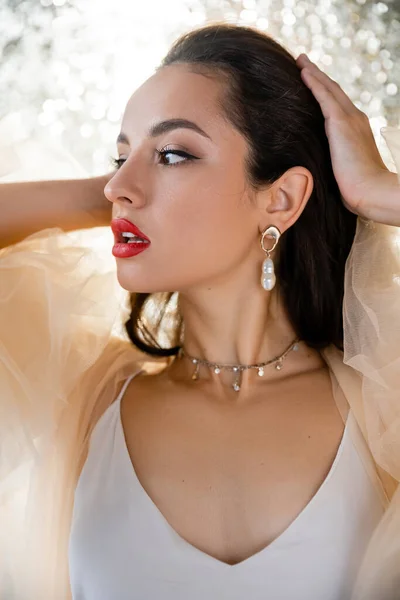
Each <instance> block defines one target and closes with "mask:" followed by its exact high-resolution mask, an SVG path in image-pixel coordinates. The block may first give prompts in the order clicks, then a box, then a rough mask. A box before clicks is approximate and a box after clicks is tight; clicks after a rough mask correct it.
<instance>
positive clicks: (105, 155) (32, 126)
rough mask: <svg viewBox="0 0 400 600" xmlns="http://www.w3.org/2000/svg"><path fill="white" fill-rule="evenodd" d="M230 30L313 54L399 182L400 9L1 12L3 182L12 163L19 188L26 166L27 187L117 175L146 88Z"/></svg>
mask: <svg viewBox="0 0 400 600" xmlns="http://www.w3.org/2000/svg"><path fill="white" fill-rule="evenodd" d="M221 20H225V21H228V22H234V23H241V24H248V25H252V26H256V27H257V28H259V29H260V30H263V31H266V32H268V33H269V34H270V35H272V36H273V37H274V38H275V39H277V41H279V42H280V43H281V44H283V45H284V46H285V47H286V48H287V49H288V50H289V51H290V52H291V53H292V54H293V55H294V56H295V57H297V56H298V54H300V53H301V52H306V53H307V54H308V55H309V57H310V58H311V60H313V61H315V62H316V63H317V64H318V66H319V67H320V68H322V69H323V70H324V71H325V72H326V73H328V75H330V76H331V77H332V78H333V79H335V80H336V81H338V83H339V84H340V85H341V86H342V87H343V89H344V90H345V92H346V93H347V94H348V95H349V96H350V98H351V99H352V101H353V102H354V103H355V104H356V105H357V106H358V107H359V108H360V109H361V110H363V111H364V112H365V113H366V114H367V115H368V117H369V118H370V122H371V127H372V129H373V132H374V135H375V138H376V140H377V144H378V147H379V149H380V151H381V153H382V156H383V158H384V160H385V162H386V164H387V165H388V166H389V168H392V169H393V170H394V165H393V162H392V159H391V157H390V154H389V152H388V150H387V148H386V144H385V142H384V140H383V139H382V138H381V136H380V133H379V129H380V128H381V127H383V126H386V125H389V126H395V127H397V126H399V125H400V109H399V100H398V94H399V88H400V60H399V54H400V1H399V0H391V1H389V0H388V1H386V2H370V1H368V0H316V1H314V2H308V1H301V0H169V1H168V2H167V1H166V0H146V1H140V0H118V1H117V2H111V1H110V0H23V1H21V0H0V52H1V61H0V91H1V93H0V148H1V150H2V151H3V152H4V150H5V152H4V155H5V157H6V160H5V161H2V165H0V176H1V175H3V176H4V175H6V174H7V169H8V168H10V163H11V164H12V166H13V168H14V172H13V177H12V179H17V178H18V174H17V173H16V172H15V164H16V162H18V164H20V166H21V173H22V175H21V177H20V178H22V179H38V178H43V177H47V178H49V179H55V178H57V177H69V176H76V175H77V174H80V173H81V174H82V175H83V176H84V175H98V174H102V173H106V172H109V171H111V167H110V163H109V156H110V155H115V154H116V146H115V139H116V137H117V134H118V132H119V129H120V122H121V119H122V114H123V111H124V109H125V105H126V103H127V101H128V99H129V97H130V96H131V94H132V93H133V91H134V90H135V88H137V87H138V86H139V85H140V84H141V83H142V82H143V81H144V80H145V79H146V78H147V77H148V76H150V75H151V73H152V71H153V69H154V67H155V66H157V64H158V63H159V62H160V60H161V58H162V57H163V55H164V54H165V53H166V52H167V50H168V47H169V45H170V44H171V43H172V41H173V40H174V39H176V38H177V37H178V36H179V35H180V34H181V33H183V32H185V31H187V30H189V29H191V28H195V27H197V26H199V25H203V24H205V23H206V22H212V21H221ZM20 141H24V144H22V145H21V146H22V147H23V152H20V153H19V154H18V156H16V154H15V148H16V147H17V146H18V144H16V142H20ZM38 144H39V145H38ZM36 148H39V149H40V152H36V153H35V149H36ZM7 149H8V152H7ZM47 157H48V163H46V158H47ZM67 157H68V160H67ZM24 158H26V160H24ZM7 163H8V164H7ZM27 163H28V164H27ZM46 164H48V167H47V166H46ZM68 165H70V166H68Z"/></svg>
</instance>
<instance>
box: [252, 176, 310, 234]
mask: <svg viewBox="0 0 400 600" xmlns="http://www.w3.org/2000/svg"><path fill="white" fill-rule="evenodd" d="M313 189H314V180H313V176H312V175H311V173H310V171H309V170H308V169H305V168H304V167H292V168H291V169H288V170H287V171H285V173H284V174H283V175H281V177H280V178H279V179H277V180H276V181H275V182H274V183H273V184H272V186H270V187H269V188H268V189H267V190H264V191H260V192H259V194H258V196H259V197H258V203H259V206H260V208H261V210H262V211H263V217H262V222H261V223H260V227H261V231H262V230H263V229H264V228H265V227H267V226H268V225H275V227H278V229H279V230H280V231H281V233H283V232H284V231H286V230H287V229H289V227H291V225H293V223H295V222H296V221H297V219H298V218H299V217H300V215H301V213H302V212H303V210H304V208H305V206H306V204H307V202H308V199H309V197H310V196H311V193H312V191H313Z"/></svg>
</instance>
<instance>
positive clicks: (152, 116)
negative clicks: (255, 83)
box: [121, 65, 224, 136]
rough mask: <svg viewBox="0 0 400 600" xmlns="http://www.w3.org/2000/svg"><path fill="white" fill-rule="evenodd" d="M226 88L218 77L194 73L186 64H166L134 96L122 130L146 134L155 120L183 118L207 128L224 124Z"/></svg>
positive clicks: (123, 121) (128, 106)
mask: <svg viewBox="0 0 400 600" xmlns="http://www.w3.org/2000/svg"><path fill="white" fill-rule="evenodd" d="M222 92H223V88H222V85H221V83H219V82H218V80H217V78H216V77H208V76H205V75H201V74H198V73H193V72H191V71H190V70H189V68H188V67H187V66H186V65H170V66H168V67H163V68H162V69H160V70H159V71H157V72H156V73H155V74H154V75H152V76H151V77H150V78H149V79H147V80H146V81H145V82H144V83H143V84H142V85H141V86H140V87H139V88H138V89H137V90H136V91H135V92H134V93H133V94H132V96H131V97H130V99H129V101H128V104H127V106H126V109H125V112H124V116H123V120H122V125H121V130H122V131H124V132H127V133H128V136H129V132H130V133H131V134H133V133H134V134H136V135H143V134H144V132H145V131H147V130H148V128H149V126H151V125H152V124H153V123H155V122H157V121H161V120H165V119H173V118H183V119H188V120H192V121H195V122H197V123H198V124H199V125H200V124H201V126H204V127H209V128H213V127H221V124H222V122H223V121H224V116H223V114H222V111H221V108H220V107H219V100H220V98H221V95H222Z"/></svg>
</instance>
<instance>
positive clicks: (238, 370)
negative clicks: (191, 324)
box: [178, 338, 301, 392]
mask: <svg viewBox="0 0 400 600" xmlns="http://www.w3.org/2000/svg"><path fill="white" fill-rule="evenodd" d="M300 342H301V340H300V339H298V338H296V339H295V340H293V342H292V343H291V344H290V346H289V347H288V348H287V349H286V350H285V352H283V354H281V355H280V356H275V358H272V359H271V360H267V361H266V362H263V363H257V364H255V365H222V364H220V363H214V362H210V361H208V360H205V359H202V358H196V357H195V356H190V354H188V353H187V352H186V350H185V349H184V348H183V346H182V347H181V348H180V349H179V352H178V356H179V355H180V356H186V357H187V358H188V359H189V360H190V361H191V362H192V363H193V364H194V365H195V370H194V372H193V374H192V379H193V380H197V379H199V370H200V365H203V366H205V367H209V368H211V369H214V373H216V374H217V375H219V374H220V373H221V370H222V369H226V370H227V371H232V372H233V374H234V379H233V383H232V387H233V389H234V390H235V392H238V391H239V390H240V385H241V381H242V372H243V371H245V370H246V369H257V370H258V375H259V376H260V377H262V376H263V375H264V367H266V366H268V365H270V364H272V363H275V369H277V370H278V371H280V370H281V369H282V367H283V361H284V359H285V358H286V356H287V355H288V354H289V352H291V351H292V350H294V351H295V352H297V350H298V349H299V343H300Z"/></svg>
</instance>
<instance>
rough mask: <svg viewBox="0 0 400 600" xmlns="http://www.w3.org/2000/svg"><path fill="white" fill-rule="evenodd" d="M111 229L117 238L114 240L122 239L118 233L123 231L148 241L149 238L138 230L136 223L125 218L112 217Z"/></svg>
mask: <svg viewBox="0 0 400 600" xmlns="http://www.w3.org/2000/svg"><path fill="white" fill-rule="evenodd" d="M111 229H112V231H113V233H114V235H115V236H117V237H118V239H116V240H115V241H116V242H117V241H118V242H120V241H122V238H121V236H120V234H121V233H122V232H123V231H129V232H130V233H133V234H134V235H137V236H138V237H141V238H143V239H144V240H147V241H148V242H149V243H150V240H149V238H148V237H147V236H146V235H145V234H144V233H143V232H142V231H140V229H139V228H138V227H136V225H134V224H133V223H131V222H130V221H128V220H127V219H113V220H112V221H111Z"/></svg>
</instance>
